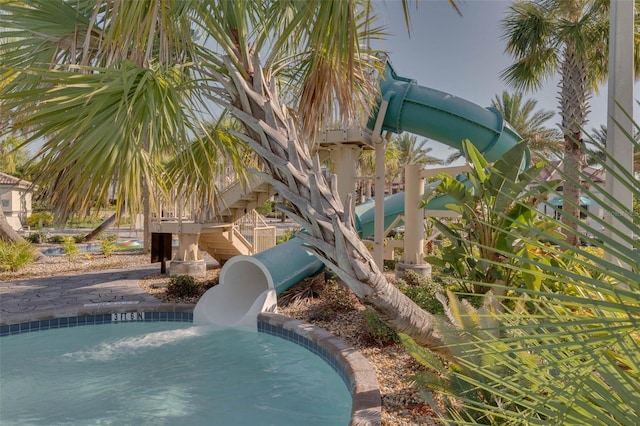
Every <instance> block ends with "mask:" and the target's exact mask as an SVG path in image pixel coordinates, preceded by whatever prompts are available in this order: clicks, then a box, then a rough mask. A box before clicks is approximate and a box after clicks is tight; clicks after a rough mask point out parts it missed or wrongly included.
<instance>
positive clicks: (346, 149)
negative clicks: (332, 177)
mask: <svg viewBox="0 0 640 426" xmlns="http://www.w3.org/2000/svg"><path fill="white" fill-rule="evenodd" d="M359 154H360V148H358V147H357V146H354V145H338V146H337V147H335V148H333V149H332V150H331V154H330V158H331V160H332V161H333V164H334V168H335V174H336V175H337V176H338V193H339V194H340V199H341V200H342V203H343V204H344V203H345V201H346V199H347V194H352V195H354V197H353V198H352V205H351V208H352V209H353V208H355V200H356V198H355V194H354V193H355V189H356V168H357V164H358V155H359ZM345 207H347V206H345Z"/></svg>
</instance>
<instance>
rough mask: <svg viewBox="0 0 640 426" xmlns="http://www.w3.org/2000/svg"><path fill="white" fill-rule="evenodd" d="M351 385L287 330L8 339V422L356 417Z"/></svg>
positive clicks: (323, 421) (267, 421) (309, 423)
mask: <svg viewBox="0 0 640 426" xmlns="http://www.w3.org/2000/svg"><path fill="white" fill-rule="evenodd" d="M350 411H351V395H350V393H349V390H348V389H347V387H346V385H345V384H344V382H343V381H342V378H341V377H340V376H339V375H338V374H337V373H336V372H335V371H334V370H333V369H332V368H331V367H330V366H329V365H328V364H326V363H325V362H324V361H323V360H322V359H321V358H320V357H318V356H317V355H314V354H312V353H311V352H309V351H307V350H306V349H304V348H303V347H301V346H298V345H296V344H294V343H292V342H289V341H286V340H283V339H281V338H278V337H275V336H270V335H268V334H264V333H256V332H252V331H244V330H236V329H224V330H214V329H212V328H211V327H208V326H194V325H193V324H184V323H167V322H161V323H157V322H156V323H127V324H103V325H94V326H84V327H72V328H61V329H54V330H48V331H42V332H31V333H24V334H19V335H12V336H3V337H2V338H1V339H0V424H2V425H89V424H91V425H93V424H99V425H112V424H113V425H123V424H127V425H131V424H135V425H225V426H226V425H230V426H236V425H252V426H253V425H278V426H283V425H299V424H304V425H305V426H313V425H347V424H348V423H349V419H350Z"/></svg>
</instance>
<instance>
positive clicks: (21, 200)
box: [0, 172, 32, 231]
mask: <svg viewBox="0 0 640 426" xmlns="http://www.w3.org/2000/svg"><path fill="white" fill-rule="evenodd" d="M31 196H32V184H31V182H27V181H26V180H21V179H18V178H16V177H14V176H11V175H8V174H5V173H1V172H0V204H2V212H3V213H4V215H5V216H6V218H7V221H8V222H9V225H11V227H12V228H13V229H15V230H16V231H17V230H19V229H21V228H22V227H23V226H24V225H25V224H26V220H27V217H28V216H29V215H30V214H31Z"/></svg>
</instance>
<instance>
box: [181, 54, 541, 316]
mask: <svg viewBox="0 0 640 426" xmlns="http://www.w3.org/2000/svg"><path fill="white" fill-rule="evenodd" d="M380 92H381V99H382V100H385V101H387V102H388V107H387V111H386V114H385V116H384V121H383V124H382V129H383V130H387V131H391V132H394V133H401V132H411V133H415V134H417V135H420V136H423V137H426V138H429V139H433V140H436V141H439V142H442V143H444V144H446V145H448V146H450V147H453V148H456V149H461V147H462V141H463V140H464V139H469V140H471V141H472V143H473V144H474V145H475V146H476V147H477V148H478V150H479V151H480V152H482V153H483V154H484V156H485V158H487V160H488V161H491V162H492V161H495V160H497V159H499V158H500V157H501V156H502V155H503V154H504V153H505V152H507V151H508V150H509V149H510V148H511V147H513V146H514V145H515V144H517V143H518V142H520V140H521V138H520V136H519V135H518V134H517V133H516V132H515V131H514V130H513V129H512V128H511V127H510V126H509V125H508V124H507V123H506V122H505V121H504V120H503V118H502V115H501V114H500V112H498V110H496V109H495V108H491V107H490V108H483V107H480V106H478V105H476V104H473V103H471V102H468V101H466V100H464V99H461V98H458V97H456V96H453V95H450V94H448V93H444V92H440V91H438V90H434V89H430V88H428V87H423V86H419V85H418V84H417V83H416V81H415V80H412V79H408V78H404V77H400V76H398V75H397V74H396V73H395V71H394V70H393V68H392V67H391V65H390V64H389V63H387V65H386V68H385V72H384V75H383V78H382V80H381V82H380ZM377 115H378V114H377V111H376V113H375V114H373V115H372V118H371V120H370V121H369V123H368V126H369V127H370V128H373V126H374V124H375V122H376V117H377ZM527 161H528V159H523V164H516V165H514V167H521V168H522V167H524V165H525V163H526V162H527ZM446 202H447V201H446V199H443V198H439V199H436V200H434V201H433V202H430V203H429V204H428V205H427V207H426V208H427V209H432V210H443V209H444V204H445V203H446ZM384 210H385V219H384V222H385V228H386V227H387V226H388V225H390V224H391V223H392V222H393V221H394V220H395V219H396V218H397V217H398V216H400V215H403V214H404V193H399V194H394V195H391V196H389V197H386V198H385V202H384ZM355 216H356V227H357V229H358V232H359V234H360V236H361V237H362V238H366V237H369V236H371V235H373V228H374V225H373V223H374V203H373V202H369V203H364V204H361V205H359V206H357V207H356V212H355ZM322 266H323V265H322V262H320V261H319V260H318V259H317V258H316V257H315V256H313V255H312V254H309V253H308V252H307V251H306V250H305V249H304V248H303V247H302V240H300V239H297V238H294V239H292V240H290V241H288V242H286V243H284V244H279V245H277V246H275V247H273V248H271V249H269V250H266V251H264V252H262V253H258V254H256V255H253V256H236V257H233V258H232V259H230V260H229V261H228V262H226V263H225V265H224V266H223V268H222V270H221V271H220V283H219V284H218V285H217V286H215V287H212V288H211V289H209V290H208V291H207V292H206V293H205V294H204V296H203V297H202V298H201V299H200V301H199V302H198V304H197V305H196V308H195V310H194V321H196V322H208V323H215V324H218V325H221V326H228V327H246V328H255V327H256V317H257V315H258V313H260V312H265V311H273V310H275V308H276V301H277V296H278V295H279V294H280V293H282V292H283V291H284V290H286V289H288V288H289V287H291V286H293V285H294V284H296V283H297V282H299V281H300V280H302V279H303V278H305V277H308V276H310V275H312V274H314V273H317V272H319V271H320V270H321V269H322Z"/></svg>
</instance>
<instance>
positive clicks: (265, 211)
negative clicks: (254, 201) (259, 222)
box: [256, 200, 276, 216]
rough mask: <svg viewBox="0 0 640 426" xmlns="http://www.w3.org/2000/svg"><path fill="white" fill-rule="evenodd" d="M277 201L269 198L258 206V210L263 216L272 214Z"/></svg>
mask: <svg viewBox="0 0 640 426" xmlns="http://www.w3.org/2000/svg"><path fill="white" fill-rule="evenodd" d="M275 204H276V203H275V202H274V201H272V200H267V201H265V202H264V203H262V205H260V206H258V207H256V211H257V212H258V213H259V214H261V215H262V216H271V215H273V213H274V207H275Z"/></svg>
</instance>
